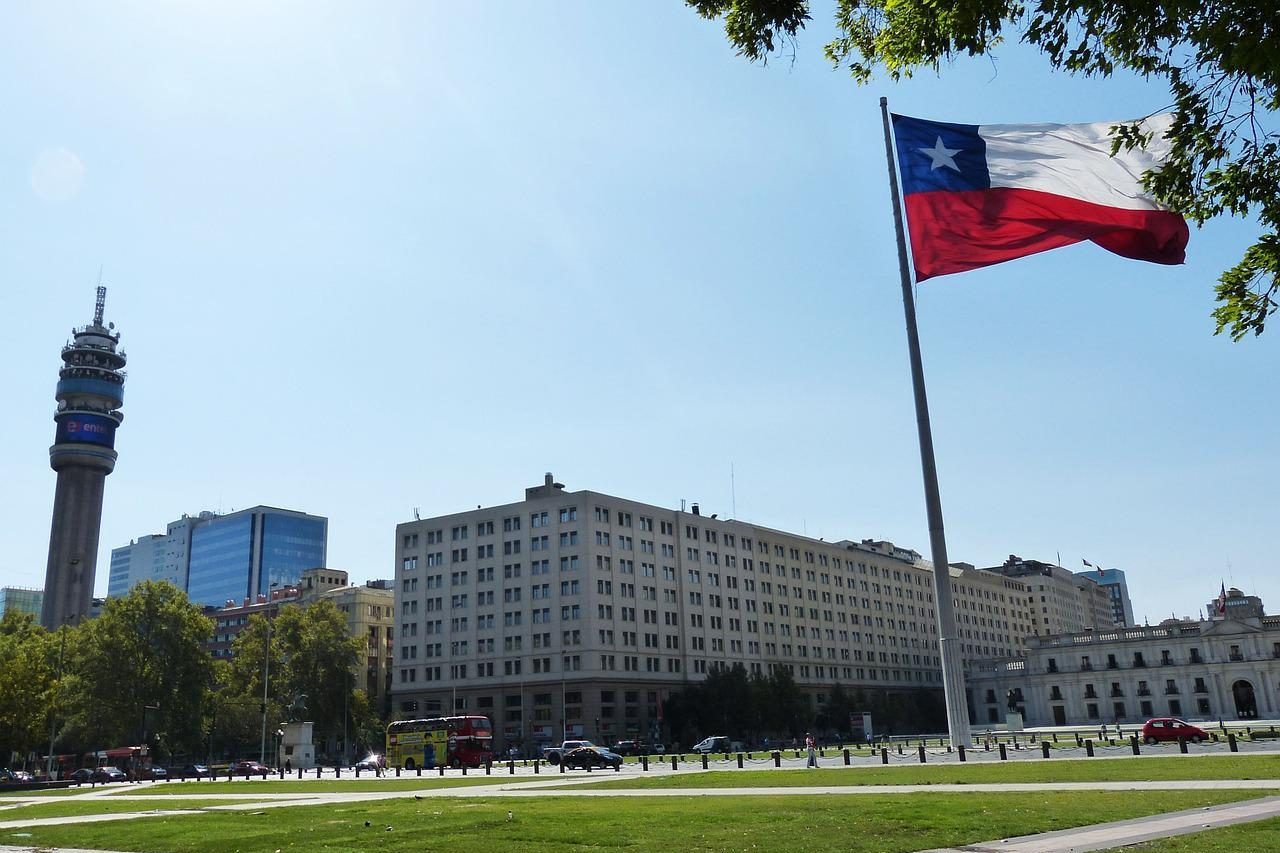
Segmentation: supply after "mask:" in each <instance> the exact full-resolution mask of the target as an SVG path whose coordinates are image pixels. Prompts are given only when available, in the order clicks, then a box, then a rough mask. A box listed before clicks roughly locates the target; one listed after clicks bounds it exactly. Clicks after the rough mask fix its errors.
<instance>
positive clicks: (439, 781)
mask: <svg viewBox="0 0 1280 853" xmlns="http://www.w3.org/2000/svg"><path fill="white" fill-rule="evenodd" d="M549 778H552V777H549V776H544V775H539V776H499V775H497V774H494V775H493V776H446V777H444V778H440V777H438V776H431V777H427V776H423V777H422V778H421V779H419V778H417V777H414V776H405V777H403V778H400V779H316V780H312V781H307V780H305V779H304V780H302V781H298V780H297V779H293V780H289V779H286V780H284V781H279V780H274V781H271V780H269V781H266V782H263V781H260V780H259V781H249V782H244V781H239V780H238V781H235V782H226V781H222V782H168V783H164V784H158V785H150V786H148V787H146V788H137V787H126V786H121V787H120V788H119V790H118V791H115V792H113V793H119V794H122V795H126V796H130V797H138V796H146V797H153V796H154V797H161V796H169V797H173V796H178V795H190V796H196V797H216V796H219V795H221V794H326V793H359V792H373V791H427V790H432V789H436V788H469V787H474V786H477V785H510V784H518V783H520V782H535V781H539V780H542V781H546V780H547V779H549Z"/></svg>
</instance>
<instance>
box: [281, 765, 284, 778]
mask: <svg viewBox="0 0 1280 853" xmlns="http://www.w3.org/2000/svg"><path fill="white" fill-rule="evenodd" d="M280 778H281V779H284V768H283V767H281V768H280Z"/></svg>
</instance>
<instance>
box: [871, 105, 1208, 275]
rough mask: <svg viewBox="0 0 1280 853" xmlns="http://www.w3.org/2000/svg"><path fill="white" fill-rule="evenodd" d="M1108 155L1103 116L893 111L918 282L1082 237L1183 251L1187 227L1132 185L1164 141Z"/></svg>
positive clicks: (1167, 253) (1156, 137)
mask: <svg viewBox="0 0 1280 853" xmlns="http://www.w3.org/2000/svg"><path fill="white" fill-rule="evenodd" d="M1172 121H1173V117H1172V116H1171V115H1167V114H1166V115H1159V116H1153V117H1151V118H1149V119H1146V120H1144V121H1143V122H1142V123H1141V124H1142V129H1143V131H1144V132H1150V133H1152V134H1153V136H1152V139H1151V142H1150V143H1149V145H1148V147H1147V148H1145V149H1134V150H1131V151H1124V150H1122V151H1119V152H1117V153H1116V154H1115V155H1114V156H1112V154H1111V136H1110V133H1111V128H1112V126H1113V123H1111V122H1097V123H1094V124H950V123H946V122H936V121H925V120H924V119H918V118H910V117H908V116H900V115H895V116H893V133H894V138H895V139H896V141H897V154H898V171H899V174H900V175H901V178H902V194H903V198H904V200H905V201H906V210H907V226H908V229H909V230H910V233H911V254H912V260H913V261H914V264H915V271H916V281H923V280H925V279H927V278H933V277H934V276H939V275H948V274H950V273H956V272H964V271H965V270H971V269H977V268H978V267H985V266H990V265H991V264H998V263H1001V262H1002V261H1008V260H1012V259H1014V258H1020V257H1022V256H1024V255H1033V254H1035V253H1036V252H1044V251H1047V250H1049V249H1056V248H1058V247H1059V246H1069V245H1071V244H1072V243H1079V242H1080V241H1082V240H1091V241H1093V242H1094V243H1097V244H1098V245H1099V246H1101V247H1102V248H1104V249H1106V250H1108V251H1111V252H1115V253H1116V254H1117V255H1123V256H1124V257H1126V258H1134V259H1136V260H1140V261H1151V262H1153V263H1157V264H1180V263H1182V262H1183V260H1184V259H1185V256H1186V248H1187V237H1188V232H1187V223H1186V221H1185V220H1184V219H1183V218H1182V217H1181V216H1179V215H1178V214H1176V213H1173V212H1172V211H1170V210H1166V209H1165V208H1163V207H1161V206H1160V205H1159V204H1158V203H1157V202H1156V201H1155V199H1153V198H1152V197H1151V196H1150V195H1149V194H1148V193H1147V192H1146V191H1145V190H1144V189H1143V187H1142V176H1143V175H1144V174H1145V173H1146V172H1149V171H1154V170H1157V169H1159V168H1160V166H1161V165H1162V164H1163V162H1164V160H1165V159H1166V158H1167V157H1168V153H1169V149H1170V145H1169V142H1168V140H1166V139H1165V138H1164V135H1165V133H1166V132H1167V131H1168V128H1169V126H1170V124H1171V123H1172Z"/></svg>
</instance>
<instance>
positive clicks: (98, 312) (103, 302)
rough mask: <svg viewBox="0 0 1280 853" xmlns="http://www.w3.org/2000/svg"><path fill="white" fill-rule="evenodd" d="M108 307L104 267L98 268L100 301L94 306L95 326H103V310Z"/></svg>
mask: <svg viewBox="0 0 1280 853" xmlns="http://www.w3.org/2000/svg"><path fill="white" fill-rule="evenodd" d="M106 307H107V289H106V288H105V287H104V286H103V285H102V267H98V300H97V301H96V302H95V303H94V305H93V325H95V326H101V325H102V310H103V309H104V308H106Z"/></svg>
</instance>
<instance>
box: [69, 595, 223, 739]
mask: <svg viewBox="0 0 1280 853" xmlns="http://www.w3.org/2000/svg"><path fill="white" fill-rule="evenodd" d="M212 633H213V620H211V619H209V618H208V617H206V616H205V615H204V614H203V613H201V611H200V608H199V607H198V606H197V605H194V604H192V603H191V602H190V601H188V600H187V596H186V594H185V593H183V592H182V591H181V590H179V589H178V588H177V587H175V586H174V585H173V584H171V583H169V582H167V581H160V582H155V581H143V582H142V583H141V584H139V585H137V586H135V587H134V588H133V589H132V590H130V591H129V594H128V595H126V596H124V597H123V598H108V599H107V602H106V604H105V606H104V607H103V612H102V616H100V617H99V618H97V619H94V620H91V621H89V622H86V623H84V624H83V625H81V626H80V627H79V629H78V630H77V631H76V632H75V633H74V634H73V635H72V642H71V643H70V644H69V645H68V657H69V659H70V667H71V669H72V671H73V674H72V675H71V677H70V678H69V684H68V687H67V690H66V695H67V701H68V703H69V705H70V717H71V725H72V729H73V731H74V732H75V733H76V734H77V735H78V738H79V740H81V741H82V742H83V743H85V744H88V745H91V746H97V747H98V748H101V747H110V746H122V745H125V744H140V743H150V744H151V746H152V747H153V748H155V749H156V751H157V752H159V753H160V755H161V756H162V757H163V756H166V755H171V754H173V753H184V752H200V751H202V750H201V746H202V740H203V737H202V736H203V725H202V721H203V710H204V703H205V699H206V693H207V691H208V688H209V685H210V683H211V678H212V672H213V659H212V657H210V655H209V652H208V650H207V649H206V648H205V646H204V644H205V643H206V642H207V641H208V639H209V637H210V635H211V634H212Z"/></svg>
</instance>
